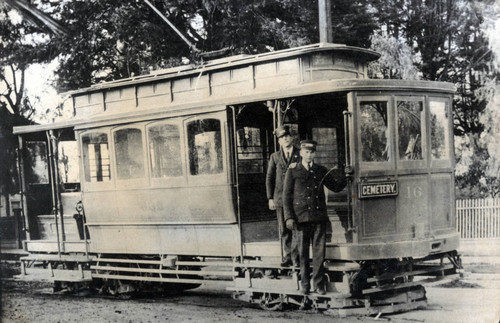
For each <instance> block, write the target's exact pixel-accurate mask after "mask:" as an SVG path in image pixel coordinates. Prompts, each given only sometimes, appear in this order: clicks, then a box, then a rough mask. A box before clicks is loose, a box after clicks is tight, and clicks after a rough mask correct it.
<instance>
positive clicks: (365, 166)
mask: <svg viewBox="0 0 500 323" xmlns="http://www.w3.org/2000/svg"><path fill="white" fill-rule="evenodd" d="M355 102H356V104H355V110H356V118H355V119H356V123H355V124H354V125H353V126H352V127H351V129H352V132H354V133H356V136H357V140H356V145H357V147H358V149H357V151H358V152H357V154H358V157H357V158H358V162H359V167H360V169H361V170H362V172H363V173H366V172H369V171H373V170H377V171H394V170H395V169H396V158H395V156H396V147H395V129H394V123H395V121H394V120H395V119H394V118H395V116H394V109H393V105H394V102H393V96H392V95H370V94H368V93H363V94H362V95H357V96H356V101H355ZM362 102H386V103H387V128H388V131H389V138H387V141H388V143H389V145H390V146H389V149H390V156H393V157H392V158H389V160H388V161H386V162H371V161H363V160H362V157H361V156H362V150H363V142H362V139H361V134H360V133H359V131H358V129H360V127H361V103H362ZM352 132H351V134H350V135H351V136H352V135H353V133H352ZM353 157H354V156H352V157H351V158H353ZM352 160H354V159H352Z"/></svg>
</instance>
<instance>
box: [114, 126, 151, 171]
mask: <svg viewBox="0 0 500 323" xmlns="http://www.w3.org/2000/svg"><path fill="white" fill-rule="evenodd" d="M114 141H115V157H116V176H117V177H118V179H133V178H143V177H144V158H143V148H142V132H141V130H139V129H133V128H131V129H121V130H118V131H116V132H115V133H114Z"/></svg>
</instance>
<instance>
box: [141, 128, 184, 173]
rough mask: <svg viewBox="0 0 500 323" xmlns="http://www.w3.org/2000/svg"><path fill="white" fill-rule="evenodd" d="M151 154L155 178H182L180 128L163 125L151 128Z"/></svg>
mask: <svg viewBox="0 0 500 323" xmlns="http://www.w3.org/2000/svg"><path fill="white" fill-rule="evenodd" d="M148 133H149V153H150V154H151V171H152V176H153V177H154V178H164V177H178V176H182V162H181V144H180V133H179V127H178V126H176V125H172V124H163V125H158V126H154V127H151V128H149V131H148Z"/></svg>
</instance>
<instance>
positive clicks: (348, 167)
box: [344, 111, 353, 232]
mask: <svg viewBox="0 0 500 323" xmlns="http://www.w3.org/2000/svg"><path fill="white" fill-rule="evenodd" d="M350 116H351V113H350V112H349V111H344V146H345V147H344V149H345V173H346V178H347V230H348V232H352V231H353V215H352V214H351V213H352V211H351V208H352V207H351V203H352V191H351V185H352V171H353V169H352V165H351V151H350V150H351V149H350V146H349V117H350Z"/></svg>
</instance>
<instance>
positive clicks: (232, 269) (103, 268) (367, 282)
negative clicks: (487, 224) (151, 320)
mask: <svg viewBox="0 0 500 323" xmlns="http://www.w3.org/2000/svg"><path fill="white" fill-rule="evenodd" d="M21 263H22V273H21V275H19V276H17V278H18V279H21V280H48V281H52V282H54V291H55V292H58V291H61V290H64V291H69V292H75V293H79V292H81V290H82V289H85V288H89V289H92V290H94V292H96V293H99V294H108V295H115V296H117V297H120V298H128V297H130V296H131V295H132V294H133V293H135V292H153V293H160V294H169V293H177V292H180V291H183V290H187V289H193V288H196V287H198V286H200V285H201V284H209V285H210V284H214V283H215V284H219V286H220V284H221V283H222V284H224V285H229V284H231V281H232V286H228V287H226V289H227V290H229V291H232V292H233V298H234V299H236V300H241V301H245V302H249V303H252V304H258V305H259V306H260V307H261V308H263V309H265V310H273V311H274V310H283V309H309V308H313V309H316V310H318V311H323V312H324V313H325V314H328V315H334V316H348V315H374V314H379V313H383V314H385V313H395V312H403V311H410V310H414V309H418V308H424V307H426V305H427V298H426V291H425V288H424V285H426V284H429V283H436V282H439V283H442V282H443V280H444V279H445V280H450V279H457V276H458V274H459V273H460V272H461V261H460V257H459V255H458V254H457V253H456V251H453V252H449V253H442V254H438V255H433V256H429V257H426V258H422V259H412V258H404V259H386V260H373V261H360V262H341V261H326V262H325V269H326V274H325V281H327V283H326V287H327V288H326V294H325V295H319V294H316V293H310V294H307V295H306V294H303V293H302V292H301V291H300V280H299V277H300V275H299V269H298V268H296V267H291V268H284V267H280V264H279V261H278V260H276V259H272V258H271V259H270V258H263V259H260V258H252V259H244V261H243V262H241V261H240V260H239V259H238V258H219V257H216V258H211V257H186V256H147V257H146V256H137V255H136V256H130V255H129V256H125V255H97V256H91V257H90V256H84V255H50V254H31V255H29V256H27V257H23V258H21Z"/></svg>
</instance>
